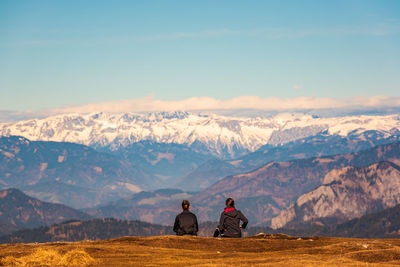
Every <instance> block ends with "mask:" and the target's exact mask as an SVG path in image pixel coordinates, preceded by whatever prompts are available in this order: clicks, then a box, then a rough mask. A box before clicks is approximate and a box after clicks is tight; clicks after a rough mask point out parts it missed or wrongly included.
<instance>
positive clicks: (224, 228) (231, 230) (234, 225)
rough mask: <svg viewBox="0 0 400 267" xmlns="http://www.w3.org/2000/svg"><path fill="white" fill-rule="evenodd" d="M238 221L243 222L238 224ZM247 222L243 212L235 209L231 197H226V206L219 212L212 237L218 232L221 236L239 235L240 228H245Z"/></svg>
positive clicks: (240, 232)
mask: <svg viewBox="0 0 400 267" xmlns="http://www.w3.org/2000/svg"><path fill="white" fill-rule="evenodd" d="M240 221H242V222H243V223H242V225H240ZM248 222H249V221H248V220H247V218H246V217H245V216H244V215H243V213H242V212H241V211H240V210H237V209H235V201H234V200H233V199H232V198H228V199H227V200H226V208H225V209H224V211H223V212H222V213H221V217H220V219H219V225H218V228H217V229H216V231H215V233H214V237H217V236H218V235H219V234H220V235H221V237H241V236H242V231H241V229H246V226H247V224H248Z"/></svg>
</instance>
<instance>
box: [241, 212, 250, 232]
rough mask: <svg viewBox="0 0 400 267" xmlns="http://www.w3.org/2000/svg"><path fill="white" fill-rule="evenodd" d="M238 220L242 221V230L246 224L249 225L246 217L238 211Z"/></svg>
mask: <svg viewBox="0 0 400 267" xmlns="http://www.w3.org/2000/svg"><path fill="white" fill-rule="evenodd" d="M239 218H240V219H241V220H242V222H243V223H242V226H241V227H242V229H246V226H247V224H248V223H249V220H247V218H246V216H244V215H243V213H242V212H241V211H240V210H239Z"/></svg>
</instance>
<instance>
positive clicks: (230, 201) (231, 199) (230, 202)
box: [225, 198, 235, 208]
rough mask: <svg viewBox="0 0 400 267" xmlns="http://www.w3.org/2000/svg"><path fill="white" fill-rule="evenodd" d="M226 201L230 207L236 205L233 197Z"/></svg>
mask: <svg viewBox="0 0 400 267" xmlns="http://www.w3.org/2000/svg"><path fill="white" fill-rule="evenodd" d="M225 203H226V207H229V208H234V207H235V200H233V198H228V199H227V200H226V202H225Z"/></svg>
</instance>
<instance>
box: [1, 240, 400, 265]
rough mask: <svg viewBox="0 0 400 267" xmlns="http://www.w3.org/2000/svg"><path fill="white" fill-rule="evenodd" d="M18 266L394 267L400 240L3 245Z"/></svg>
mask: <svg viewBox="0 0 400 267" xmlns="http://www.w3.org/2000/svg"><path fill="white" fill-rule="evenodd" d="M0 263H1V264H2V265H11V266H12V265H15V266H74V265H75V266H249V265H251V266H319V267H321V266H395V265H400V240H397V239H390V240H384V239H353V238H326V237H311V238H297V237H289V236H285V235H258V236H255V237H248V238H241V239H221V238H210V237H188V236H185V237H176V236H155V237H123V238H117V239H111V240H104V241H82V242H58V243H44V244H5V245H0Z"/></svg>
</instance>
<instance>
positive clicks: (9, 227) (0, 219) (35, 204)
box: [0, 189, 91, 234]
mask: <svg viewBox="0 0 400 267" xmlns="http://www.w3.org/2000/svg"><path fill="white" fill-rule="evenodd" d="M90 218H91V216H89V215H88V214H86V213H83V212H81V211H78V210H75V209H72V208H70V207H68V206H65V205H61V204H52V203H47V202H42V201H40V200H38V199H35V198H31V197H29V196H27V195H25V194H24V193H22V192H21V191H19V190H17V189H7V190H3V191H0V225H3V227H2V228H0V229H1V230H2V232H1V233H0V234H6V233H9V232H12V231H15V230H17V229H21V228H34V227H39V226H43V225H52V224H54V223H58V222H62V221H66V220H72V219H74V220H87V219H90Z"/></svg>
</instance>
